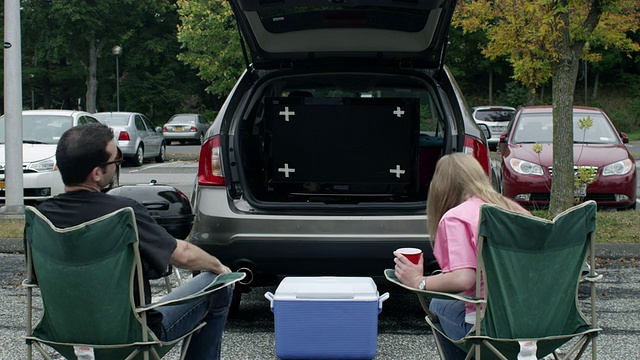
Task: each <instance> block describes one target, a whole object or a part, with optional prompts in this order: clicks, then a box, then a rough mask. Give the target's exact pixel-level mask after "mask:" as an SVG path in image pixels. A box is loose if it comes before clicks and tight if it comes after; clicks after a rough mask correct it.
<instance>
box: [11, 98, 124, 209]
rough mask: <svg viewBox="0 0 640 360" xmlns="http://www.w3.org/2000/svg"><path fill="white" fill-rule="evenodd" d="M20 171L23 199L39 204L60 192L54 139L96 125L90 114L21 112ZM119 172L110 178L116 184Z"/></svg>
mask: <svg viewBox="0 0 640 360" xmlns="http://www.w3.org/2000/svg"><path fill="white" fill-rule="evenodd" d="M22 124H23V125H22V139H23V140H22V160H23V162H22V169H23V174H24V176H23V180H22V181H23V188H24V200H25V201H28V202H41V201H44V200H46V199H48V198H51V197H53V196H55V195H57V194H60V193H62V192H64V184H63V183H62V177H61V176H60V171H59V170H58V167H57V166H56V148H57V147H58V140H60V137H61V136H62V133H64V132H65V131H66V130H67V129H69V128H71V127H72V126H76V125H88V124H100V122H99V121H98V120H97V119H96V118H95V117H93V115H91V114H90V113H87V112H83V111H75V110H28V111H23V112H22ZM4 149H5V116H4V115H3V116H0V202H4V201H5V189H6V188H5V185H6V184H5V181H6V179H5V167H6V162H5V151H4ZM119 173H120V171H119V169H118V170H117V172H116V176H114V183H112V184H111V185H110V186H109V188H111V187H115V186H117V185H118V177H119Z"/></svg>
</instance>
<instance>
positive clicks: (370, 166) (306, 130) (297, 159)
mask: <svg viewBox="0 0 640 360" xmlns="http://www.w3.org/2000/svg"><path fill="white" fill-rule="evenodd" d="M230 3H231V6H232V8H233V10H234V13H235V16H236V19H237V20H238V21H239V26H240V29H241V31H242V34H243V37H244V41H245V43H246V44H247V46H248V51H249V52H250V55H251V58H252V60H253V62H252V64H249V63H247V70H246V71H245V72H244V73H243V74H242V76H241V77H240V78H239V80H238V82H237V84H236V85H235V87H234V88H233V90H232V91H231V93H230V94H229V96H228V98H227V99H226V101H225V103H224V104H223V106H222V108H221V109H220V112H219V114H218V116H217V118H216V119H215V121H214V123H213V124H212V126H211V128H210V129H209V131H208V132H207V135H206V138H207V139H206V140H205V142H204V144H203V145H202V148H201V152H200V159H199V161H200V164H199V169H198V177H197V180H196V185H195V187H194V193H193V195H192V197H191V201H192V205H193V208H194V211H195V215H196V216H195V221H194V227H193V230H192V233H191V235H190V241H191V242H193V243H194V244H197V245H198V246H200V247H202V248H203V249H205V250H206V251H208V252H210V253H212V254H215V255H216V256H217V257H219V258H220V259H221V260H222V261H223V262H224V263H225V264H227V265H229V266H230V267H231V268H232V269H234V270H240V271H244V272H246V273H247V274H248V276H247V277H246V279H245V282H244V283H243V284H244V285H245V286H244V287H242V286H241V287H238V289H237V292H236V297H235V299H236V303H235V304H236V305H237V304H238V301H239V294H240V291H242V290H247V289H248V288H250V287H252V286H259V285H269V284H276V283H277V280H278V277H279V276H287V275H307V276H312V275H344V276H381V275H382V273H383V270H384V269H385V268H388V267H391V266H393V254H392V251H393V250H394V249H396V248H399V247H419V248H422V249H423V251H424V253H425V256H426V261H427V262H430V261H432V260H433V257H432V251H431V247H430V245H429V241H428V236H427V233H426V214H425V201H426V198H427V195H428V194H427V190H428V186H429V182H430V180H431V176H432V174H433V170H434V167H435V163H436V162H437V160H438V159H439V158H440V157H441V156H442V155H443V154H447V153H452V152H465V153H468V154H470V155H472V156H475V157H476V158H477V159H478V160H479V161H480V163H481V164H482V165H483V167H484V168H485V169H486V171H487V174H489V171H490V165H489V151H488V148H487V142H486V140H485V137H484V135H483V132H482V131H480V129H479V128H478V126H477V125H476V123H475V122H474V121H473V119H472V118H471V114H470V111H469V109H468V106H467V105H466V102H465V100H464V98H463V96H462V94H461V92H460V90H459V88H458V87H457V85H456V83H455V81H454V79H453V77H452V76H451V74H450V73H449V72H448V71H447V69H446V68H445V67H444V66H443V60H444V54H445V51H444V50H445V46H446V44H447V32H448V29H449V23H450V19H451V15H452V13H453V9H454V6H455V1H452V0H443V1H438V2H419V3H418V2H395V1H382V2H381V1H373V0H371V1H358V2H357V3H358V5H357V6H354V5H352V3H350V2H342V1H340V2H338V1H335V2H331V1H329V2H328V1H326V0H318V1H306V0H301V1H296V2H295V5H291V4H290V3H291V2H286V3H285V2H262V1H258V0H231V1H230ZM432 266H437V265H435V264H432Z"/></svg>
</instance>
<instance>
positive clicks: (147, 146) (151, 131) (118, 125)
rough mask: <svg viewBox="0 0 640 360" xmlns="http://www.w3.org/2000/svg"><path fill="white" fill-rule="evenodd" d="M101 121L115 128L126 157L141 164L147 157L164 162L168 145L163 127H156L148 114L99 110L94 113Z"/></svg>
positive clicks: (134, 162)
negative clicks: (163, 133) (148, 117)
mask: <svg viewBox="0 0 640 360" xmlns="http://www.w3.org/2000/svg"><path fill="white" fill-rule="evenodd" d="M93 116H95V118H96V119H98V120H99V121H100V122H101V123H103V124H106V125H108V126H109V127H110V128H112V129H113V131H114V133H115V136H116V139H117V140H118V147H119V148H120V150H122V155H123V156H124V158H125V159H127V160H129V161H131V163H132V164H133V165H134V166H140V165H142V163H143V162H144V160H145V159H150V158H153V159H155V161H156V162H157V163H161V162H164V160H165V155H166V152H167V145H166V144H165V140H164V137H163V136H162V129H161V128H160V127H154V126H153V124H151V121H149V119H147V117H146V116H144V115H143V114H140V113H136V112H99V113H95V114H93Z"/></svg>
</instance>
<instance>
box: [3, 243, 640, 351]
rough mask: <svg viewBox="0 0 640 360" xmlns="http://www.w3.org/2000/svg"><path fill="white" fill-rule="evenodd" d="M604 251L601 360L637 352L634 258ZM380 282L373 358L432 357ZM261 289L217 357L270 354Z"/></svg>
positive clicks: (426, 339)
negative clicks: (386, 297) (381, 298)
mask: <svg viewBox="0 0 640 360" xmlns="http://www.w3.org/2000/svg"><path fill="white" fill-rule="evenodd" d="M635 250H637V249H633V251H635ZM620 251H621V252H620ZM602 254H603V255H606V253H602ZM609 254H610V255H613V256H614V258H611V259H601V261H600V263H599V266H598V268H597V270H598V272H599V273H601V274H603V275H604V278H603V279H602V281H601V282H600V283H599V284H598V291H597V293H598V304H597V313H598V319H599V320H598V323H599V325H600V326H601V327H602V328H603V332H602V334H601V336H599V337H598V340H597V346H598V350H597V355H598V358H599V359H601V360H618V359H634V358H639V357H640V350H638V349H640V287H639V285H638V284H640V258H631V257H626V258H618V257H617V255H622V254H626V255H629V254H631V253H630V252H628V251H626V250H620V249H617V250H615V251H612V252H610V253H609ZM0 261H1V262H2V267H1V268H0V284H1V285H2V287H1V289H0V304H2V305H1V306H0V324H1V325H0V359H3V360H14V359H15V360H18V359H25V358H26V345H24V341H23V340H22V338H21V336H22V335H23V334H24V328H25V317H26V291H25V290H24V289H22V288H21V286H20V285H19V284H20V282H21V281H22V279H23V278H24V276H25V274H24V255H23V254H18V253H0ZM185 275H187V274H185ZM550 276H552V275H550ZM383 286H384V284H382V285H381V286H380V287H379V290H380V291H381V292H383V291H389V290H392V291H394V292H392V293H391V297H390V298H389V300H387V301H385V302H384V303H383V310H382V313H381V314H380V315H379V320H378V321H379V323H378V352H377V355H376V358H375V359H377V360H386V359H437V355H436V350H435V345H434V342H433V339H432V337H431V334H430V331H429V329H428V326H427V325H426V323H425V322H424V320H423V317H422V310H421V309H420V307H419V305H418V302H417V300H416V298H415V297H414V296H413V295H412V294H408V293H400V292H397V291H395V289H393V288H388V287H383ZM154 291H155V292H156V293H157V294H159V295H161V294H162V293H163V292H164V291H165V288H164V284H163V282H157V283H156V284H155V286H154ZM266 291H272V292H273V291H275V288H256V289H254V290H253V291H252V292H251V293H249V294H247V295H245V296H244V297H243V302H242V304H241V308H240V312H239V313H238V315H237V316H236V317H234V318H231V319H229V321H228V323H227V328H226V331H225V335H224V341H223V348H222V357H223V359H276V355H275V335H274V322H273V314H272V313H271V311H270V310H269V302H268V301H267V300H266V299H265V298H264V293H265V292H266ZM579 303H580V307H581V308H582V309H583V311H585V313H586V312H588V311H589V307H588V306H587V304H586V303H585V301H584V300H580V302H579ZM36 304H37V311H36V312H37V314H40V313H41V304H40V303H39V302H38V301H36ZM550 306H552V304H550ZM319 336H321V335H319ZM36 358H38V357H36ZM167 359H170V360H173V359H178V355H177V353H176V352H175V351H173V352H172V353H171V354H170V356H169V357H167Z"/></svg>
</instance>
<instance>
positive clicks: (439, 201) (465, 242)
mask: <svg viewBox="0 0 640 360" xmlns="http://www.w3.org/2000/svg"><path fill="white" fill-rule="evenodd" d="M485 203H489V204H495V205H498V206H502V207H504V208H506V209H508V210H512V211H518V212H523V213H527V211H526V210H524V209H523V208H522V207H521V206H520V205H518V204H517V203H515V202H514V201H512V200H509V199H508V198H506V197H504V196H502V195H501V194H499V193H497V192H496V191H495V190H494V189H493V187H492V186H491V183H490V181H489V178H488V177H487V175H486V174H485V172H484V170H483V169H482V167H481V166H480V164H479V163H478V162H477V161H476V159H475V158H473V157H472V156H470V155H466V154H462V153H455V154H451V155H446V156H443V157H442V158H441V159H440V160H439V161H438V163H437V165H436V170H435V173H434V176H433V180H432V181H431V185H430V186H429V196H428V199H427V214H428V221H427V228H428V231H429V235H430V238H431V241H432V245H433V255H434V257H435V258H436V260H437V261H438V264H439V265H440V268H441V269H442V272H441V273H439V274H437V275H431V276H426V277H425V276H424V269H423V264H424V259H423V258H421V259H420V261H419V262H418V264H413V263H411V262H410V261H409V260H408V259H407V258H406V257H404V256H403V255H402V254H400V253H397V252H396V253H394V255H395V256H396V258H395V259H394V261H395V263H396V266H395V271H396V276H397V277H398V279H399V280H400V281H401V282H402V283H403V284H405V285H407V286H411V287H414V288H417V289H423V290H431V291H439V292H449V293H460V294H462V295H466V296H475V284H476V258H477V254H478V249H477V244H478V243H477V238H478V220H479V218H480V206H481V205H482V204H485ZM429 309H430V310H431V311H432V312H433V313H434V314H435V315H436V316H438V319H439V320H440V324H441V325H442V329H443V331H444V333H445V334H446V335H447V336H449V337H450V338H452V339H455V340H458V339H461V338H463V337H464V336H465V335H466V334H467V333H468V332H469V331H470V330H471V328H472V327H473V325H474V324H475V318H476V316H475V315H476V313H475V305H473V304H465V303H464V302H462V301H457V300H453V299H451V300H449V299H433V300H431V304H430V305H429ZM441 340H442V344H443V347H444V352H445V355H446V358H447V360H452V359H464V358H465V356H466V355H465V354H464V352H463V351H462V350H460V349H459V348H458V347H457V346H455V345H454V344H453V343H451V342H450V341H447V340H446V339H444V338H441Z"/></svg>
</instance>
